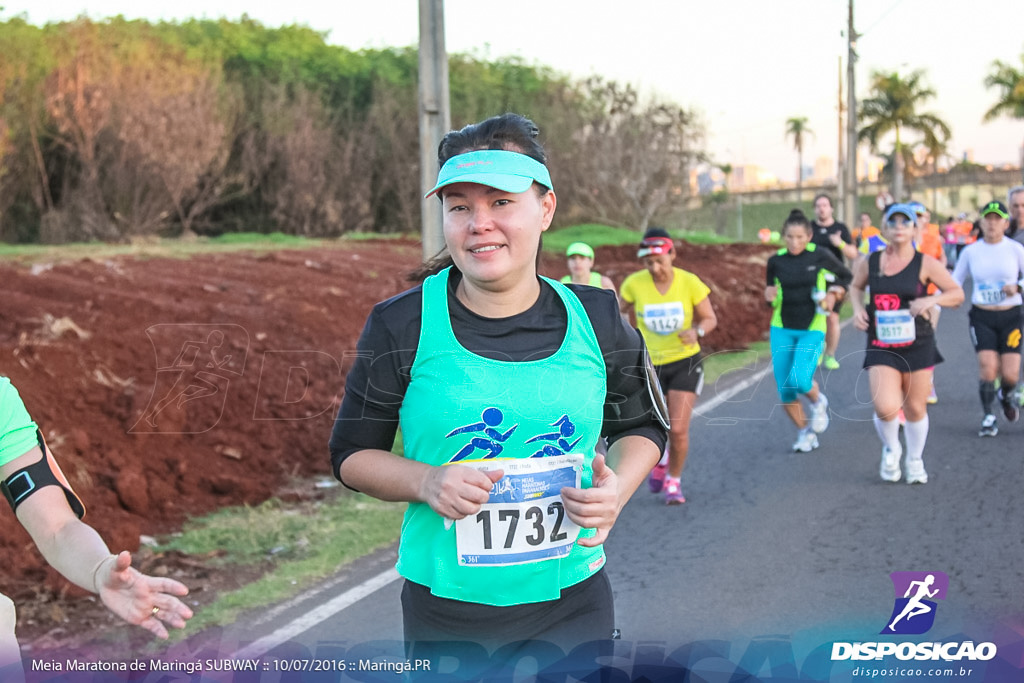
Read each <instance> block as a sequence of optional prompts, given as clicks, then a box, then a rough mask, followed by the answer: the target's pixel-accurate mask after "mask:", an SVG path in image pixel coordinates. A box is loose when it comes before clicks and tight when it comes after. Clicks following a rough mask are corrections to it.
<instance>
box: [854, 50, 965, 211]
mask: <svg viewBox="0 0 1024 683" xmlns="http://www.w3.org/2000/svg"><path fill="white" fill-rule="evenodd" d="M870 92H871V96H870V97H868V98H867V99H865V100H863V101H862V102H861V103H860V109H859V112H860V115H859V118H860V122H861V124H863V125H862V127H861V129H860V132H859V134H858V137H859V139H860V140H863V141H867V143H868V144H869V145H870V146H871V150H872V151H873V152H875V153H878V152H879V145H880V143H881V142H882V139H883V138H886V137H888V135H889V134H890V133H891V134H893V135H894V136H895V140H896V141H895V145H894V147H893V167H894V169H893V192H892V194H893V197H895V198H896V201H901V200H902V199H903V176H904V170H905V168H906V159H905V157H904V149H903V140H902V135H903V133H904V132H906V131H914V132H917V133H920V134H921V135H923V136H924V138H925V139H926V140H929V139H934V140H936V141H941V143H942V144H945V143H946V142H947V141H948V140H949V138H950V135H951V134H950V130H949V125H948V124H946V122H945V121H943V120H942V119H940V118H939V117H938V116H937V115H936V114H933V113H930V112H921V111H919V108H920V107H921V105H922V104H923V103H924V102H926V101H927V100H930V99H931V98H933V97H935V91H934V90H932V89H931V88H929V87H927V86H926V85H925V84H924V72H923V71H920V70H917V71H913V72H911V73H910V74H909V75H907V76H906V77H903V76H900V74H898V73H897V72H895V71H893V72H891V73H884V72H880V71H875V72H873V73H872V74H871V91H870Z"/></svg>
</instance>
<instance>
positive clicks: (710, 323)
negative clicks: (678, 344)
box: [679, 297, 718, 344]
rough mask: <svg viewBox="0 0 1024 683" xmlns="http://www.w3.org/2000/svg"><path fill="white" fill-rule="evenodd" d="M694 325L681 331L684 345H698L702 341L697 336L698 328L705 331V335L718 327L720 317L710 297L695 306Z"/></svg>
mask: <svg viewBox="0 0 1024 683" xmlns="http://www.w3.org/2000/svg"><path fill="white" fill-rule="evenodd" d="M693 318H694V321H693V325H692V326H691V327H690V328H688V329H685V330H683V331H681V332H680V333H679V338H680V339H681V340H682V342H683V343H684V344H696V343H697V342H698V340H699V339H700V336H699V335H698V334H697V328H700V329H702V330H704V334H707V333H708V332H711V331H712V330H714V329H715V328H716V327H718V317H717V316H716V315H715V309H714V308H713V307H712V306H711V300H710V299H709V298H708V297H704V299H703V300H702V301H701V302H700V303H699V304H697V305H696V306H694V308H693Z"/></svg>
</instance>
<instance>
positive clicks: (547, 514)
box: [455, 453, 583, 566]
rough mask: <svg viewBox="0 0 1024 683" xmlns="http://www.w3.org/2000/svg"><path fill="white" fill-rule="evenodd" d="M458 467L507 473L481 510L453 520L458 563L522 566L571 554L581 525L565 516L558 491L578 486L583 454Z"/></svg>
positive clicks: (470, 464)
mask: <svg viewBox="0 0 1024 683" xmlns="http://www.w3.org/2000/svg"><path fill="white" fill-rule="evenodd" d="M459 464H460V465H465V466H467V467H473V468H475V469H478V470H482V471H487V470H496V469H501V470H504V471H505V476H503V477H502V478H501V479H500V480H498V481H497V482H496V483H495V484H494V486H493V487H492V488H491V495H490V498H489V500H488V501H487V502H486V503H484V504H483V505H482V506H481V507H480V511H479V512H478V513H477V514H475V515H470V516H468V517H463V518H462V519H460V520H457V521H456V522H455V546H456V550H457V552H458V555H459V564H460V565H462V566H497V565H511V564H523V563H527V562H540V561H542V560H550V559H553V558H557V557H565V556H567V555H568V554H569V552H570V551H571V550H572V546H573V545H574V544H575V543H576V539H577V538H578V537H579V533H580V527H579V526H577V525H576V524H575V523H574V522H573V521H572V520H570V519H569V517H568V515H566V514H565V506H564V504H563V503H562V496H561V494H560V491H561V490H562V488H564V487H566V486H569V487H575V488H578V487H579V485H580V479H581V474H582V471H583V455H582V454H579V453H570V454H567V455H558V456H551V457H547V458H523V459H497V460H481V461H471V462H461V463H459Z"/></svg>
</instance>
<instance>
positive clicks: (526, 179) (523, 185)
mask: <svg viewBox="0 0 1024 683" xmlns="http://www.w3.org/2000/svg"><path fill="white" fill-rule="evenodd" d="M534 181H537V182H538V183H540V184H541V185H543V186H544V187H546V188H548V189H552V188H551V175H550V174H549V173H548V168H547V166H545V165H544V164H542V163H540V162H539V161H537V160H536V159H533V158H531V157H528V156H526V155H525V154H520V153H519V152H508V151H506V150H502V149H482V150H477V151H476V152H466V153H465V154H457V155H455V156H453V157H452V158H451V159H449V160H448V161H446V162H444V166H442V167H441V171H440V172H439V173H438V174H437V185H434V189H432V190H431V191H430V192H428V193H427V194H425V195H424V198H427V197H429V196H430V195H432V194H434V193H435V192H437V191H438V190H440V189H441V188H443V187H445V186H447V185H453V184H455V183H477V184H479V185H487V186H488V187H493V188H496V189H498V190H501V191H502V192H512V193H515V194H519V193H520V192H526V191H527V190H529V189H530V186H531V185H533V182H534Z"/></svg>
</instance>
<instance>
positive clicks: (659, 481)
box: [647, 464, 668, 493]
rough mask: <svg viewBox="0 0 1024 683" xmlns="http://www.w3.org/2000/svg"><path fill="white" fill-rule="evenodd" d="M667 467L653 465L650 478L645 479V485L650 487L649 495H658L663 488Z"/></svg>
mask: <svg viewBox="0 0 1024 683" xmlns="http://www.w3.org/2000/svg"><path fill="white" fill-rule="evenodd" d="M667 471H668V465H661V464H658V465H655V466H654V469H653V470H651V476H650V477H649V478H648V479H647V485H648V486H650V487H651V493H660V492H661V489H662V488H664V486H665V473H666V472H667Z"/></svg>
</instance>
